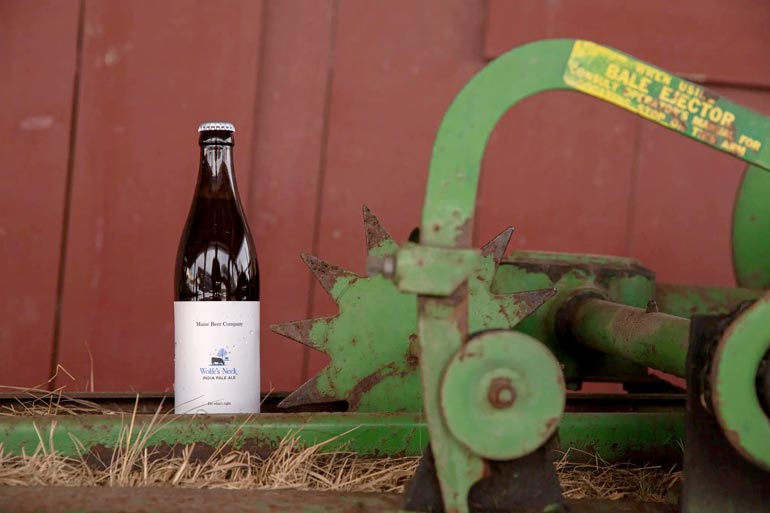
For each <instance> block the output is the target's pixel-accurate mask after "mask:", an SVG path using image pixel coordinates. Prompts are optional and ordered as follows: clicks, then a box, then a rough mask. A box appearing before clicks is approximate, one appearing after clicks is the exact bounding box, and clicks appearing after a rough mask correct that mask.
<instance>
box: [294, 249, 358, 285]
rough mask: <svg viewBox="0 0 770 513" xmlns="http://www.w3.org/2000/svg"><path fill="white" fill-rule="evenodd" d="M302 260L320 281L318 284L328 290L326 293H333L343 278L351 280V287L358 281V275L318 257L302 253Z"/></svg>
mask: <svg viewBox="0 0 770 513" xmlns="http://www.w3.org/2000/svg"><path fill="white" fill-rule="evenodd" d="M302 260H303V261H304V262H305V265H307V266H308V268H309V269H310V270H311V271H312V272H313V274H314V275H315V277H316V279H318V283H320V284H321V286H322V287H323V288H324V290H326V292H328V293H329V294H331V293H332V288H334V285H335V284H336V283H337V281H338V280H339V279H341V278H347V279H349V281H350V285H352V284H353V283H355V282H356V281H357V280H358V275H357V274H355V273H353V272H350V271H348V270H347V269H343V268H342V267H337V266H336V265H333V264H330V263H328V262H325V261H323V260H321V259H320V258H318V257H317V256H313V255H309V254H307V253H302Z"/></svg>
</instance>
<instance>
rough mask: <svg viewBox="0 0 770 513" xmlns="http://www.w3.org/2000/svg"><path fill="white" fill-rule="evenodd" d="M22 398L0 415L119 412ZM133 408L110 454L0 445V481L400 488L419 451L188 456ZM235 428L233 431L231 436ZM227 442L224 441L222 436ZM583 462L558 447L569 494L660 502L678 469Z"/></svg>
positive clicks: (48, 397) (286, 449)
mask: <svg viewBox="0 0 770 513" xmlns="http://www.w3.org/2000/svg"><path fill="white" fill-rule="evenodd" d="M24 393H25V394H26V395H28V396H29V397H28V398H25V399H23V400H20V401H19V402H18V403H17V404H14V405H10V406H6V407H4V408H2V409H0V415H54V414H55V415H66V414H69V415H78V414H119V412H113V411H108V410H105V409H104V408H102V407H100V406H99V405H98V404H96V403H91V402H89V401H82V400H77V399H73V398H71V397H67V396H66V395H65V394H63V393H62V392H61V390H58V391H54V392H50V391H45V390H39V389H24ZM135 417H136V407H135V409H134V412H133V413H132V414H131V415H130V416H128V418H126V421H125V424H124V425H123V427H122V429H121V430H120V435H119V440H118V443H117V449H116V450H115V451H114V452H113V454H112V457H111V459H110V461H100V460H99V461H100V463H101V464H100V465H94V460H95V459H97V457H96V456H95V455H93V454H90V453H88V451H87V450H86V449H85V448H84V447H82V446H80V453H81V456H80V457H79V458H65V457H62V456H60V455H59V454H57V453H56V452H55V451H54V450H52V449H51V448H52V447H53V445H52V444H53V439H52V433H41V432H38V437H39V439H40V443H39V444H38V447H37V449H36V451H35V452H34V453H33V454H24V455H21V456H17V455H11V454H7V453H6V452H4V450H3V447H2V444H0V485H10V486H34V485H64V486H149V487H163V486H177V487H186V488H229V489H293V490H330V491H363V492H389V493H400V492H402V491H403V488H404V485H405V484H406V482H407V481H408V480H409V479H410V478H411V477H412V475H413V474H414V471H415V469H416V468H417V464H418V461H419V460H418V458H416V457H406V458H376V459H375V458H370V457H364V456H359V455H357V454H356V453H352V452H344V451H338V452H325V451H324V446H325V445H326V444H328V443H329V442H330V441H331V440H329V441H326V442H323V443H321V444H318V445H314V446H312V447H305V446H303V445H302V444H301V443H300V441H299V438H298V437H297V436H296V434H295V435H293V436H287V437H286V438H285V439H284V440H283V442H282V443H281V445H280V447H279V448H278V450H276V451H275V452H273V453H272V454H271V455H270V456H269V457H268V458H267V459H261V458H259V457H258V456H255V455H253V454H250V453H248V452H245V451H236V450H224V447H225V446H227V445H228V443H227V442H225V443H224V444H223V445H222V448H220V449H219V450H217V451H215V452H214V454H212V455H211V456H210V457H209V458H208V459H207V460H205V461H195V460H193V459H192V458H191V455H192V452H193V449H194V447H193V446H188V447H185V449H184V450H183V451H182V454H181V456H178V457H166V456H163V457H162V456H161V455H159V454H157V453H155V452H153V449H152V448H150V447H148V441H149V439H150V437H151V436H152V435H153V433H154V432H155V431H156V430H157V429H158V427H159V426H160V425H161V423H163V422H167V421H168V420H167V419H166V418H165V417H166V414H161V413H160V409H159V410H158V411H157V412H156V413H155V415H154V417H153V419H152V421H151V422H149V423H147V424H145V427H144V428H142V429H139V428H138V427H137V426H138V425H137V424H136V423H135V422H134V420H135ZM237 435H238V430H236V431H235V432H234V433H233V437H235V436H237ZM228 442H229V441H228ZM581 456H583V458H581V459H583V460H585V459H587V458H586V456H588V459H590V462H589V463H574V462H571V461H570V459H571V458H569V454H564V455H563V457H562V458H561V460H560V461H559V462H558V463H557V464H556V470H557V473H558V475H559V479H560V481H561V484H562V489H563V490H564V495H565V496H566V497H567V498H572V499H609V500H617V499H626V500H643V501H655V502H666V501H667V500H668V499H669V496H670V495H671V494H672V493H674V490H675V489H676V488H677V486H678V484H679V482H680V481H681V472H675V471H674V470H673V469H663V468H660V467H640V466H635V465H631V464H612V465H611V464H608V463H606V462H605V461H603V460H601V459H600V458H598V457H595V456H594V457H591V456H590V455H581Z"/></svg>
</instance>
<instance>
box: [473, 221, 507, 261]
mask: <svg viewBox="0 0 770 513" xmlns="http://www.w3.org/2000/svg"><path fill="white" fill-rule="evenodd" d="M511 235H513V226H509V227H508V228H506V229H505V230H503V231H502V232H500V233H499V234H498V235H497V237H495V238H494V239H492V240H491V241H489V242H487V243H486V244H484V246H482V248H481V256H489V255H494V260H495V267H497V266H498V265H500V261H501V260H502V259H503V256H505V250H506V248H507V247H508V243H509V242H510V241H511Z"/></svg>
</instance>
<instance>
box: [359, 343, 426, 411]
mask: <svg viewBox="0 0 770 513" xmlns="http://www.w3.org/2000/svg"><path fill="white" fill-rule="evenodd" d="M408 359H409V356H407V361H408ZM412 372H414V367H412V366H407V367H406V368H404V369H402V368H399V367H398V365H396V362H391V363H389V364H387V365H385V366H384V367H381V368H379V369H377V370H376V371H374V372H372V373H371V374H369V375H367V376H365V377H363V378H361V379H360V380H359V381H358V383H356V386H355V387H353V390H351V391H350V394H349V395H348V404H349V405H350V410H351V411H355V410H357V409H358V406H359V405H360V404H361V396H362V395H363V394H365V393H366V392H368V391H370V390H371V389H372V388H374V386H375V385H377V384H378V383H380V382H381V381H383V380H384V379H386V378H389V377H391V376H400V377H405V376H407V375H409V374H410V373H412Z"/></svg>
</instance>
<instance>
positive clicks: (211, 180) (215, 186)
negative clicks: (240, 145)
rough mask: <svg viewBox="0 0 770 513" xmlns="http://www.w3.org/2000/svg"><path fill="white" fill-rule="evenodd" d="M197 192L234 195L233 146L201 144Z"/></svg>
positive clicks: (207, 194)
mask: <svg viewBox="0 0 770 513" xmlns="http://www.w3.org/2000/svg"><path fill="white" fill-rule="evenodd" d="M200 155H201V156H200V168H199V171H198V193H199V194H204V195H206V196H209V195H215V196H219V197H221V196H233V197H234V196H235V174H234V173H235V170H234V168H233V147H232V146H230V145H226V144H205V145H202V146H201V154H200Z"/></svg>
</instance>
